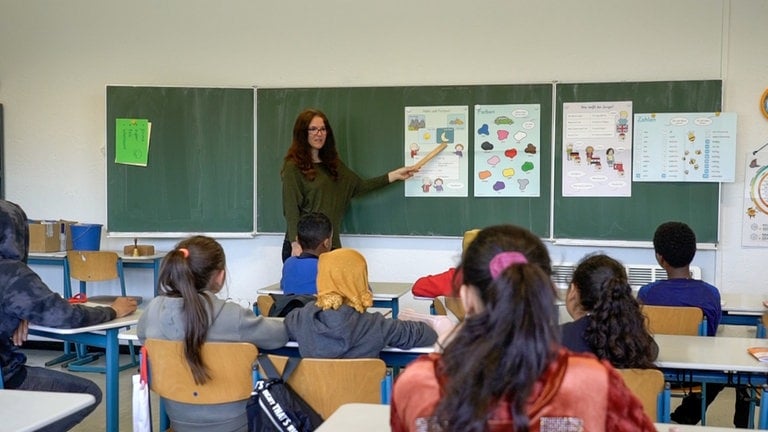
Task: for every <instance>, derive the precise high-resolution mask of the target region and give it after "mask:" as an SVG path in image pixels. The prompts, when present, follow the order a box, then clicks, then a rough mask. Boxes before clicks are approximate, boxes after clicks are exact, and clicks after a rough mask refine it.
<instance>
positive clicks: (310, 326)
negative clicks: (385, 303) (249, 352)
mask: <svg viewBox="0 0 768 432" xmlns="http://www.w3.org/2000/svg"><path fill="white" fill-rule="evenodd" d="M372 305H373V295H372V294H371V291H370V288H369V287H368V266H367V264H366V262H365V258H364V257H363V256H362V255H361V254H360V253H359V252H357V251H356V250H353V249H345V248H341V249H335V250H333V251H331V252H326V253H324V254H322V255H320V258H319V261H318V266H317V302H315V303H310V304H308V305H306V306H304V307H303V308H300V309H294V310H293V311H291V312H290V313H289V314H288V315H287V316H286V317H285V326H286V328H287V329H288V335H289V337H290V338H291V339H293V340H295V341H296V342H298V345H299V353H300V354H301V356H302V357H319V358H375V357H378V356H379V351H381V349H382V348H384V347H385V346H393V347H395V348H402V349H409V348H413V347H419V346H429V345H432V344H434V343H435V341H436V340H437V334H436V333H435V331H434V330H433V329H432V328H431V327H430V326H429V325H427V324H425V323H423V322H416V321H402V320H396V319H391V318H385V317H384V316H383V315H382V314H380V313H378V312H377V313H367V312H366V310H367V309H368V308H369V307H371V306H372Z"/></svg>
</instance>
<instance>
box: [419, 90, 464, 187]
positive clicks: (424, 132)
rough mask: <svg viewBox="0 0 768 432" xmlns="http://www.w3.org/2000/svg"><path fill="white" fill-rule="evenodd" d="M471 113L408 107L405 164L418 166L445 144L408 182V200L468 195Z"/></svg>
mask: <svg viewBox="0 0 768 432" xmlns="http://www.w3.org/2000/svg"><path fill="white" fill-rule="evenodd" d="M468 114H469V107H467V106H466V105H463V106H430V107H405V125H404V130H405V165H413V164H416V163H419V161H421V160H422V158H425V157H427V156H428V155H430V153H431V152H432V151H435V150H436V149H437V148H439V147H440V146H442V145H443V144H446V147H445V149H443V150H442V151H440V152H439V153H437V155H436V156H434V157H433V158H432V159H430V160H429V161H428V162H426V163H425V164H424V165H423V166H422V167H421V169H420V170H419V172H418V173H416V175H415V176H413V177H412V178H411V179H409V180H406V181H405V196H406V197H466V196H467V194H468V189H469V178H468V174H467V173H468V163H467V157H466V152H467V150H468V147H469V145H468V138H469V132H468V130H469V129H468V125H467V123H468V122H469V115H468Z"/></svg>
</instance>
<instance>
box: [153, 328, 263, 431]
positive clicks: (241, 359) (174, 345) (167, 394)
mask: <svg viewBox="0 0 768 432" xmlns="http://www.w3.org/2000/svg"><path fill="white" fill-rule="evenodd" d="M144 346H145V347H146V350H147V353H148V360H149V366H150V368H149V383H150V388H151V389H152V391H153V392H155V393H157V394H158V395H160V396H161V397H162V398H165V399H169V400H172V401H176V402H183V403H188V404H201V405H203V404H217V403H228V402H236V401H241V400H245V399H248V398H250V397H251V391H252V390H253V378H252V376H253V375H252V367H253V363H254V362H255V361H256V357H257V356H258V354H259V352H258V349H257V348H256V346H254V345H253V344H250V343H247V342H207V343H205V344H203V347H202V358H203V362H204V363H205V364H206V366H208V370H209V372H210V375H211V379H210V380H208V381H207V382H206V383H205V384H203V385H199V384H196V383H195V380H194V378H193V377H192V371H191V370H190V369H189V365H188V364H187V360H186V359H185V358H184V343H183V342H182V341H168V340H162V339H147V340H146V341H145V342H144ZM168 424H169V423H168V417H167V415H166V414H165V408H164V406H163V404H162V400H161V404H160V430H167V429H168Z"/></svg>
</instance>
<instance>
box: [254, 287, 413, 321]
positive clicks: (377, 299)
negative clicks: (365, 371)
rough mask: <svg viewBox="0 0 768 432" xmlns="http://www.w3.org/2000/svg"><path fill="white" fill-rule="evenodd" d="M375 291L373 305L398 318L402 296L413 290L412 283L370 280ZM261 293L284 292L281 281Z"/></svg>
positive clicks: (372, 289) (260, 292)
mask: <svg viewBox="0 0 768 432" xmlns="http://www.w3.org/2000/svg"><path fill="white" fill-rule="evenodd" d="M370 285H371V291H372V292H373V307H376V308H387V309H392V318H395V319H397V313H398V312H399V310H400V297H402V296H403V295H405V294H406V293H409V292H411V284H409V283H402V282H370ZM257 292H258V293H259V294H282V293H283V290H281V289H280V283H276V284H272V285H270V286H268V287H266V288H261V289H260V290H258V291H257Z"/></svg>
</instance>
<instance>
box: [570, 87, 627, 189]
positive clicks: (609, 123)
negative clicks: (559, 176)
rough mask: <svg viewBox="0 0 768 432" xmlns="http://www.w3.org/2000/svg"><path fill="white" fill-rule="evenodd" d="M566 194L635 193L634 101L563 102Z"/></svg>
mask: <svg viewBox="0 0 768 432" xmlns="http://www.w3.org/2000/svg"><path fill="white" fill-rule="evenodd" d="M562 160H563V185H562V186H563V196H567V197H601V196H602V197H628V196H632V179H631V173H632V101H619V102H614V101H611V102H569V103H564V104H563V153H562Z"/></svg>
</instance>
